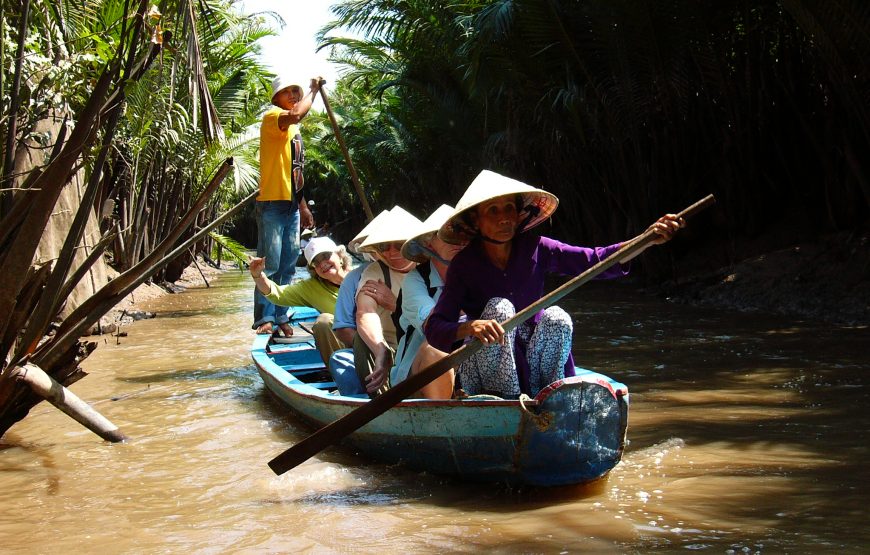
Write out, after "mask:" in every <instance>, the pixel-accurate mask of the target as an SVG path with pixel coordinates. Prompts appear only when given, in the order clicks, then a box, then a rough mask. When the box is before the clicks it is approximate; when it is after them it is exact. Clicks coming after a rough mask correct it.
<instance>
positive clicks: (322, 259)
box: [311, 252, 332, 268]
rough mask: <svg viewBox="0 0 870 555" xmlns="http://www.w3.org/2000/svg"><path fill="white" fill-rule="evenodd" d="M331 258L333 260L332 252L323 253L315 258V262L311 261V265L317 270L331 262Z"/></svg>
mask: <svg viewBox="0 0 870 555" xmlns="http://www.w3.org/2000/svg"><path fill="white" fill-rule="evenodd" d="M330 258H332V253H331V252H322V253H320V254H318V255H317V256H315V257H314V260H312V261H311V265H312V266H313V267H315V268H316V267H318V266H320V265H321V264H323V263H324V262H326V261H327V260H329V259H330Z"/></svg>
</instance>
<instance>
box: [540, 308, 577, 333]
mask: <svg viewBox="0 0 870 555" xmlns="http://www.w3.org/2000/svg"><path fill="white" fill-rule="evenodd" d="M541 321H542V322H549V323H550V324H551V325H553V326H557V327H560V328H566V329H569V330H573V329H574V321H573V320H571V315H570V314H568V313H567V312H565V311H564V310H563V309H561V308H559V307H558V306H551V307H550V308H548V309H546V310H545V311H544V313H543V314H542V315H541Z"/></svg>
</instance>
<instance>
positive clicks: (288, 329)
mask: <svg viewBox="0 0 870 555" xmlns="http://www.w3.org/2000/svg"><path fill="white" fill-rule="evenodd" d="M278 327H279V328H281V331H282V332H284V337H293V326H291V325H290V323H289V322H284V323H283V324H278Z"/></svg>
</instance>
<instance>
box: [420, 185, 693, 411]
mask: <svg viewBox="0 0 870 555" xmlns="http://www.w3.org/2000/svg"><path fill="white" fill-rule="evenodd" d="M558 204H559V200H558V199H557V198H556V196H555V195H553V194H552V193H548V192H546V191H543V190H541V189H536V188H534V187H530V186H529V185H526V184H525V183H521V182H519V181H516V180H514V179H510V178H507V177H504V176H502V175H499V174H497V173H494V172H491V171H483V172H481V173H480V175H478V176H477V178H475V180H474V181H473V182H472V183H471V185H470V186H469V187H468V190H467V191H466V192H465V194H464V195H463V196H462V198H461V199H460V200H459V202H458V203H457V205H456V211H455V213H454V215H453V216H452V217H451V218H450V219H449V220H448V221H447V222H445V224H444V225H443V226H442V227H441V229H440V230H439V233H438V235H439V237H440V238H441V239H443V240H444V241H446V242H448V243H461V242H463V241H468V240H470V241H471V242H470V243H469V245H468V246H467V247H466V248H465V249H464V250H463V251H462V252H460V253H459V254H458V255H456V257H455V258H454V259H453V262H452V263H451V264H450V267H449V268H448V270H447V280H446V283H445V286H444V290H443V291H442V294H441V297H440V299H439V300H438V303H437V304H436V305H435V308H434V309H433V310H432V313H431V314H430V316H429V320H428V321H427V323H426V325H425V327H424V330H425V335H426V339H427V340H428V341H429V343H430V345H432V346H433V347H434V348H436V349H439V350H442V351H450V350H451V349H450V347H451V345H452V344H453V343H454V342H456V341H458V340H459V341H464V340H467V339H469V338H475V339H478V340H479V341H481V342H482V343H483V344H484V345H485V346H486V347H484V348H483V349H481V350H480V351H478V352H477V353H475V354H474V355H472V356H471V357H470V358H469V359H468V360H467V361H466V362H464V363H463V364H462V365H461V366H460V370H459V375H460V378H459V379H460V381H461V385H462V388H463V389H464V390H465V391H466V393H468V394H469V395H475V394H482V393H488V394H495V395H498V396H500V397H504V398H517V397H519V395H520V394H521V393H525V394H527V395H531V396H534V395H537V393H538V392H539V391H540V390H541V389H542V388H544V387H546V386H547V385H549V384H550V383H552V382H554V381H556V380H559V379H562V378H564V377H566V376H573V375H574V361H573V358H572V356H571V337H572V333H573V323H572V321H571V317H570V316H569V315H568V314H567V313H566V312H565V311H564V310H562V309H561V308H559V307H556V306H551V307H549V308H547V309H545V310H543V311H541V312H539V313H538V314H536V315H535V316H534V318H532V319H530V320H528V321H526V323H524V324H522V325H520V326H519V327H517V328H516V329H514V330H512V331H511V332H510V333H507V334H506V333H505V331H504V328H502V326H501V322H504V321H506V320H508V319H509V318H511V317H513V316H514V315H515V314H516V312H517V311H519V310H522V309H524V308H525V307H527V306H529V305H530V304H532V303H533V302H535V301H536V300H538V299H539V298H540V297H542V296H543V294H544V281H545V278H546V276H547V275H548V274H560V275H567V276H576V275H579V274H581V273H583V272H584V271H585V270H587V269H589V268H590V267H592V266H594V265H595V264H596V263H598V262H600V261H601V260H604V259H605V258H607V257H608V256H610V255H611V254H612V253H613V252H615V251H617V250H618V249H619V247H620V246H622V243H617V244H615V245H610V246H607V247H595V248H587V247H577V246H572V245H567V244H565V243H562V242H559V241H556V240H554V239H550V238H547V237H540V236H537V235H533V234H530V233H528V231H529V230H530V229H532V228H533V227H535V226H536V225H538V224H540V223H541V222H543V221H544V220H546V219H547V218H549V217H550V216H551V215H552V214H553V212H554V211H555V210H556V207H557V206H558ZM684 225H685V222H683V221H682V220H678V219H677V217H676V216H675V215H673V214H667V215H665V216H662V217H661V218H659V219H658V220H657V221H656V222H655V223H654V224H653V225H652V226H651V229H652V230H654V232H655V233H657V234H658V235H659V239H658V240H656V241H653V242H652V243H651V244H653V243H654V244H658V243H663V242H665V241H668V240H669V239H670V238H671V236H672V235H673V233H674V232H675V231H676V230H678V229H679V228H681V227H683V226H684ZM637 254H640V253H639V252H638V253H637ZM635 256H636V255H635ZM626 262H628V259H624V260H621V261H620V264H617V265H615V266H613V267H612V268H610V269H608V270H607V271H605V272H603V273H602V274H600V275H599V276H598V278H599V279H608V278H616V277H621V276H623V275H625V274H627V273H628V267H627V266H626V265H625V263H626ZM460 312H464V313H465V314H466V315H467V317H468V320H467V321H466V322H463V323H460V322H459V316H460Z"/></svg>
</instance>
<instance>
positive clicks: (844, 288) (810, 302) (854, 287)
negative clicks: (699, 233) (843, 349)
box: [653, 230, 870, 326]
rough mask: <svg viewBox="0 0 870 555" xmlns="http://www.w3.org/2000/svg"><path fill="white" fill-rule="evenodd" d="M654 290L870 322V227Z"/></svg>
mask: <svg viewBox="0 0 870 555" xmlns="http://www.w3.org/2000/svg"><path fill="white" fill-rule="evenodd" d="M653 292H655V293H657V294H659V295H663V296H665V297H667V298H668V299H669V300H672V301H675V302H681V303H690V304H694V305H701V306H716V307H723V308H729V309H734V310H739V311H744V312H772V313H778V314H784V315H787V316H791V317H795V318H799V319H808V320H817V321H824V322H830V323H833V324H847V325H865V326H866V325H870V231H866V230H865V231H862V232H856V233H838V234H834V235H828V236H824V237H821V238H819V239H817V240H814V241H811V242H805V243H801V244H797V245H794V246H790V247H788V248H783V249H778V250H772V251H770V252H765V253H764V254H759V255H756V256H751V257H749V258H746V259H744V260H742V261H740V262H738V263H735V264H732V265H729V266H727V267H723V268H720V269H718V270H716V271H713V272H708V273H705V274H701V275H693V276H691V277H685V278H678V279H676V280H672V281H670V282H667V283H665V284H664V285H663V286H662V287H659V288H656V289H655V290H653Z"/></svg>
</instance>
